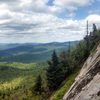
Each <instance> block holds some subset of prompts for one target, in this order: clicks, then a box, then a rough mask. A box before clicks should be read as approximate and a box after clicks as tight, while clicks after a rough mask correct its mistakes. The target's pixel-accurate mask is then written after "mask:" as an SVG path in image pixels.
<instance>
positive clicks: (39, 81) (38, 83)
mask: <svg viewBox="0 0 100 100" xmlns="http://www.w3.org/2000/svg"><path fill="white" fill-rule="evenodd" d="M33 90H34V91H35V92H36V93H39V94H41V90H42V79H41V76H40V75H38V77H37V78H36V80H35V85H34V88H33Z"/></svg>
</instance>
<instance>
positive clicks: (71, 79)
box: [52, 69, 80, 100]
mask: <svg viewBox="0 0 100 100" xmlns="http://www.w3.org/2000/svg"><path fill="white" fill-rule="evenodd" d="M79 70H80V69H77V70H75V72H74V73H73V74H72V75H70V76H69V77H68V78H67V80H66V82H65V84H64V86H62V87H61V88H60V89H58V90H57V91H56V92H55V94H54V95H53V97H52V100H61V99H62V98H63V96H64V94H65V93H66V92H67V91H68V90H69V88H70V86H71V85H72V84H73V82H74V81H75V78H76V76H77V75H78V73H79Z"/></svg>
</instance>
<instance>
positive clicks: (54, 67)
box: [34, 24, 100, 100]
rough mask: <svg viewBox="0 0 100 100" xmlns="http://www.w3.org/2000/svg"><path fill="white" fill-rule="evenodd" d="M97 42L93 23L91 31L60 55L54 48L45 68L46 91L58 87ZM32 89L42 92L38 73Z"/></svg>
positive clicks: (98, 34)
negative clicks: (73, 46)
mask: <svg viewBox="0 0 100 100" xmlns="http://www.w3.org/2000/svg"><path fill="white" fill-rule="evenodd" d="M97 43H100V30H98V29H97V28H96V25H95V24H93V29H92V32H90V34H87V35H86V36H85V38H84V40H82V41H80V42H79V44H78V45H77V46H76V47H75V48H71V49H70V48H69V49H68V50H66V51H63V52H61V53H60V55H57V53H56V51H55V50H54V51H53V53H52V55H51V60H50V61H48V67H47V69H46V77H47V79H46V81H47V87H46V88H47V89H48V90H47V92H49V93H52V92H53V91H55V90H56V89H58V88H59V86H60V85H61V84H62V82H63V81H64V80H65V79H66V78H67V77H68V76H69V75H71V74H72V73H73V72H74V70H75V69H76V68H78V67H79V65H80V64H82V63H83V62H84V61H85V60H86V59H87V57H88V56H89V55H90V53H91V50H92V49H93V48H94V47H95V46H96V44H97ZM34 90H35V91H36V92H38V93H39V94H40V95H41V94H42V92H43V88H42V79H41V76H40V75H39V76H38V77H37V79H36V82H35V88H34ZM45 93H46V92H45ZM44 100H45V99H44Z"/></svg>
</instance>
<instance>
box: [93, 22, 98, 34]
mask: <svg viewBox="0 0 100 100" xmlns="http://www.w3.org/2000/svg"><path fill="white" fill-rule="evenodd" d="M96 31H97V27H96V25H95V24H93V33H94V32H96Z"/></svg>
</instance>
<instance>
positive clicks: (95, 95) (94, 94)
mask: <svg viewBox="0 0 100 100" xmlns="http://www.w3.org/2000/svg"><path fill="white" fill-rule="evenodd" d="M62 100H100V45H99V46H98V47H97V49H96V53H95V54H91V55H90V56H89V57H88V59H87V60H86V62H85V63H84V65H83V67H82V69H81V71H80V73H79V75H78V76H77V77H76V79H75V82H74V83H73V85H72V86H71V88H70V89H69V91H68V92H67V93H66V94H65V95H64V97H63V99H62Z"/></svg>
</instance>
